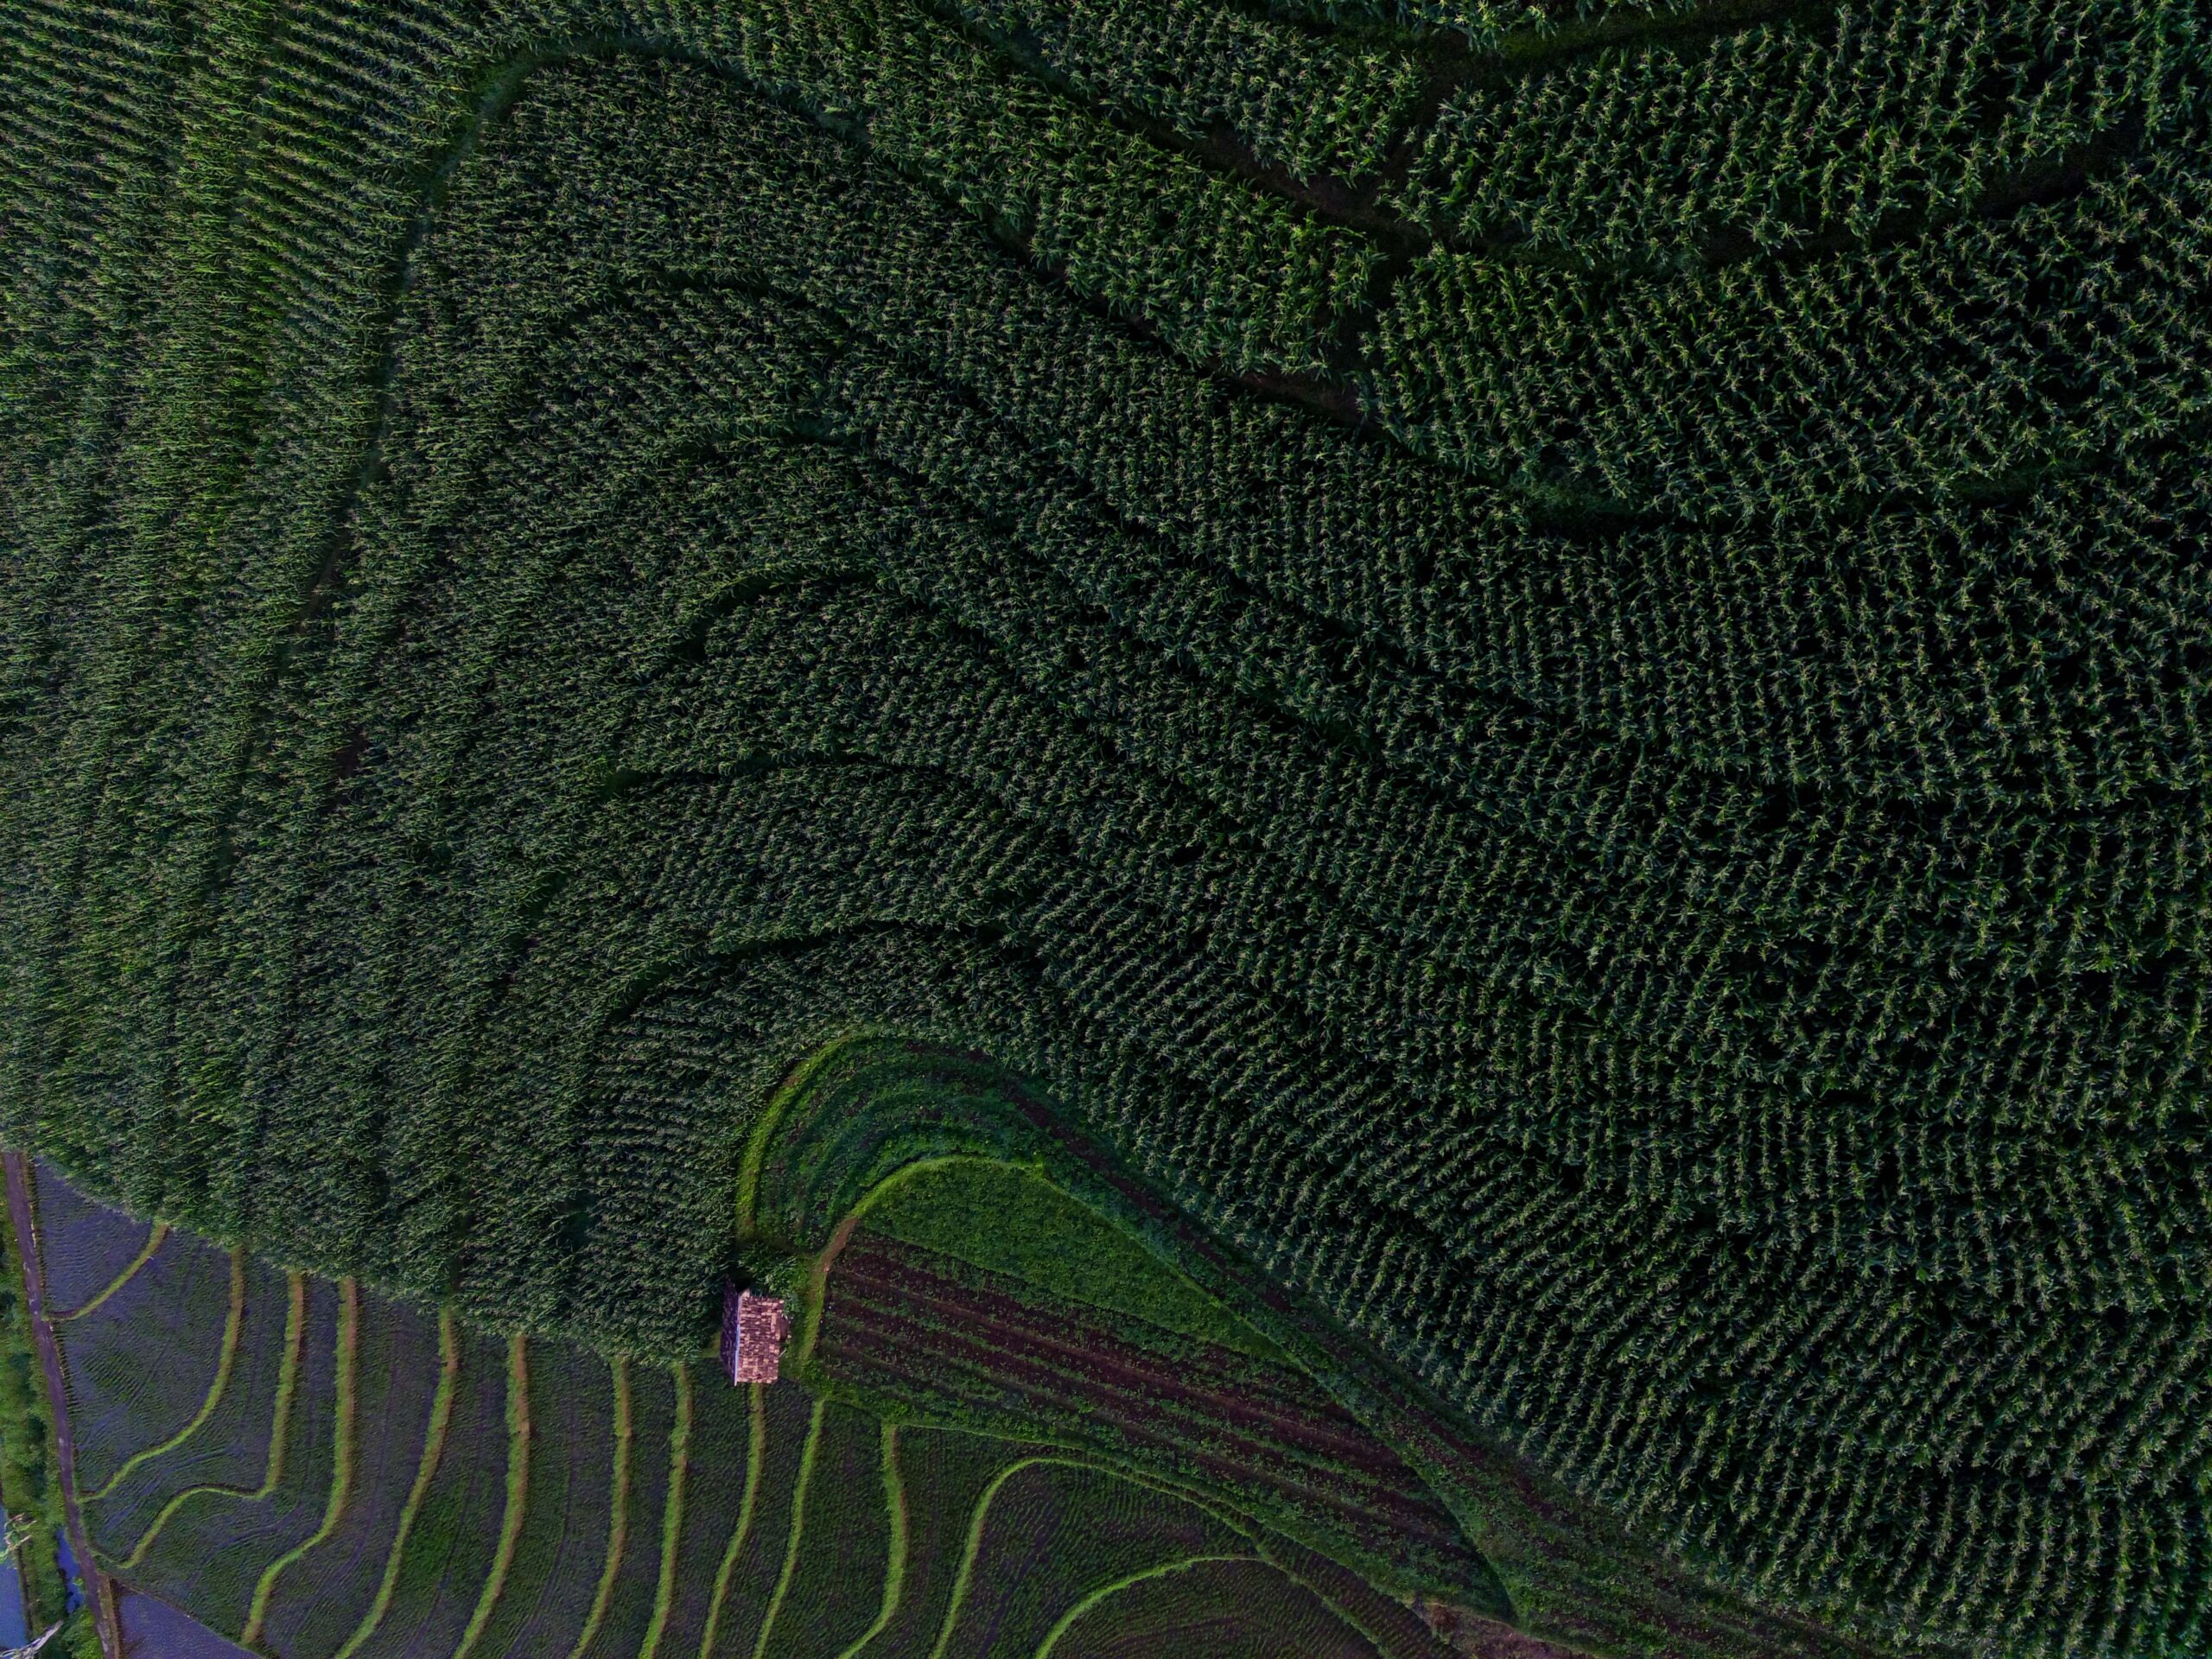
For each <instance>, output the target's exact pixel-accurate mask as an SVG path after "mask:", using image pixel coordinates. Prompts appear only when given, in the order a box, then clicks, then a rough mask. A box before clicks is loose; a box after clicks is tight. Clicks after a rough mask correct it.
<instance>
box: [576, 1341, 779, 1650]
mask: <svg viewBox="0 0 2212 1659" xmlns="http://www.w3.org/2000/svg"><path fill="white" fill-rule="evenodd" d="M766 1386H767V1385H766V1383H747V1385H746V1389H747V1393H748V1394H749V1395H751V1398H750V1399H749V1400H748V1401H747V1413H748V1414H749V1416H750V1418H751V1424H752V1427H751V1433H749V1434H748V1435H747V1438H746V1443H745V1497H743V1498H742V1499H741V1501H740V1503H739V1504H738V1510H737V1524H736V1525H735V1526H734V1527H733V1528H731V1529H730V1535H729V1542H728V1545H727V1546H726V1547H725V1548H723V1550H722V1559H721V1565H720V1566H719V1567H716V1568H715V1588H714V1593H713V1595H712V1597H711V1598H710V1599H709V1601H708V1603H707V1625H706V1629H705V1630H703V1631H702V1633H701V1635H700V1637H699V1659H709V1655H711V1654H712V1653H713V1652H714V1648H715V1634H716V1632H717V1631H718V1630H720V1628H721V1618H722V1603H723V1602H724V1600H726V1599H728V1595H729V1583H730V1578H731V1575H732V1574H733V1573H735V1572H736V1571H737V1561H738V1557H739V1556H740V1555H741V1554H743V1553H744V1549H745V1541H746V1540H747V1538H748V1537H750V1536H751V1535H752V1533H753V1510H754V1509H755V1508H756V1507H757V1506H758V1503H759V1501H760V1467H761V1464H762V1461H763V1459H766V1456H767V1452H768V1413H767V1404H766V1397H765V1396H764V1395H762V1393H761V1390H762V1389H764V1388H766ZM570 1659H575V1656H574V1655H571V1656H570Z"/></svg>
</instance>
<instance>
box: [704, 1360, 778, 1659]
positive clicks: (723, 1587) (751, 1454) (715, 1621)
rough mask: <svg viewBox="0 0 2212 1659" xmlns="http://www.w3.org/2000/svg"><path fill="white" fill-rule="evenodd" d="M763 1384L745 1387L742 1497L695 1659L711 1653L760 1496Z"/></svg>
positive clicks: (763, 1449)
mask: <svg viewBox="0 0 2212 1659" xmlns="http://www.w3.org/2000/svg"><path fill="white" fill-rule="evenodd" d="M765 1387H766V1384H765V1383H752V1384H750V1385H749V1386H748V1392H749V1393H750V1394H751V1395H752V1396H753V1399H752V1417H753V1422H752V1429H753V1432H752V1433H751V1434H750V1435H749V1436H747V1440H746V1446H745V1497H744V1498H743V1500H742V1501H741V1502H740V1503H739V1504H738V1506H737V1526H736V1527H735V1529H734V1530H732V1532H731V1533H730V1535H729V1545H728V1548H725V1549H724V1550H723V1551H722V1560H721V1566H720V1567H716V1568H715V1593H714V1597H713V1599H711V1600H709V1602H708V1604H707V1628H706V1630H705V1631H704V1633H703V1634H702V1635H701V1637H699V1659H709V1656H711V1655H712V1654H713V1652H714V1650H715V1633H716V1631H717V1630H719V1628H720V1627H721V1622H722V1603H723V1601H724V1600H725V1599H728V1595H729V1581H730V1576H731V1574H733V1573H735V1572H736V1571H737V1557H738V1553H739V1552H740V1551H741V1550H742V1549H743V1548H745V1541H746V1539H747V1537H748V1536H750V1535H751V1534H752V1531H753V1504H754V1502H755V1500H756V1499H758V1498H759V1497H760V1464H761V1460H762V1459H764V1458H766V1456H767V1455H768V1408H767V1404H766V1396H765V1395H763V1394H762V1393H761V1390H762V1389H764V1388H765Z"/></svg>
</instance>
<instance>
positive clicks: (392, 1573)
mask: <svg viewBox="0 0 2212 1659" xmlns="http://www.w3.org/2000/svg"><path fill="white" fill-rule="evenodd" d="M460 1376H461V1330H460V1325H459V1324H458V1322H457V1321H456V1320H455V1319H454V1316H453V1310H452V1309H450V1308H444V1309H441V1310H440V1311H439V1313H438V1391H437V1393H436V1394H435V1395H432V1396H431V1399H430V1421H429V1426H428V1427H426V1428H425V1429H424V1430H423V1455H422V1457H421V1459H419V1460H418V1461H417V1462H416V1465H415V1484H413V1485H412V1486H410V1488H408V1491H407V1504H406V1507H405V1508H404V1509H403V1510H400V1512H399V1525H398V1527H397V1529H396V1530H395V1531H394V1532H393V1534H392V1539H391V1553H390V1554H388V1555H386V1556H385V1563H384V1577H383V1578H382V1579H381V1580H378V1584H377V1593H376V1599H374V1600H373V1601H372V1602H371V1603H370V1604H369V1611H367V1612H365V1613H364V1614H362V1615H361V1622H360V1623H359V1624H357V1625H355V1626H354V1627H353V1635H351V1636H349V1637H346V1643H345V1645H344V1646H343V1647H341V1648H340V1649H338V1651H337V1652H336V1653H335V1654H334V1655H333V1656H332V1659H353V1654H354V1653H355V1652H356V1651H358V1650H359V1648H360V1646H361V1644H362V1643H365V1642H366V1641H367V1640H368V1639H369V1637H371V1636H372V1635H373V1634H374V1633H375V1631H376V1628H377V1626H378V1624H382V1623H383V1622H384V1616H385V1612H386V1611H389V1610H390V1608H391V1598H392V1592H394V1591H396V1590H397V1588H398V1587H399V1567H400V1561H401V1559H402V1558H403V1557H404V1555H405V1554H406V1551H407V1535H408V1534H409V1533H410V1532H411V1531H413V1530H414V1527H415V1517H416V1515H417V1514H418V1513H419V1512H420V1511H421V1510H422V1508H423V1494H424V1493H425V1492H427V1491H429V1490H430V1480H431V1478H432V1477H433V1476H435V1474H436V1473H437V1472H438V1461H439V1459H441V1458H442V1457H443V1456H444V1455H445V1447H446V1429H447V1427H448V1424H450V1423H451V1422H452V1421H453V1397H454V1385H455V1383H457V1382H458V1381H459V1380H460Z"/></svg>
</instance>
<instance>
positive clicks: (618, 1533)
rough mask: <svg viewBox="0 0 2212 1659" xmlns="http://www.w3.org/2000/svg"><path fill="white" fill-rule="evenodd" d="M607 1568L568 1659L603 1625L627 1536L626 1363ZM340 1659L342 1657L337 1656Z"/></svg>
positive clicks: (617, 1414)
mask: <svg viewBox="0 0 2212 1659" xmlns="http://www.w3.org/2000/svg"><path fill="white" fill-rule="evenodd" d="M608 1486H609V1491H608V1493H607V1510H608V1514H607V1564H606V1565H605V1566H604V1567H601V1568H600V1570H599V1589H598V1590H597V1592H594V1595H593V1596H592V1599H591V1613H590V1615H589V1617H588V1618H586V1619H585V1620H584V1628H583V1634H582V1635H581V1636H579V1637H576V1645H575V1647H573V1648H570V1649H569V1659H582V1654H583V1650H584V1649H586V1648H588V1647H589V1646H590V1645H591V1641H592V1637H595V1636H597V1635H598V1634H599V1627H600V1626H601V1624H605V1623H606V1622H607V1604H608V1603H610V1602H612V1601H613V1599H614V1575H615V1573H616V1572H617V1571H618V1570H619V1569H620V1567H621V1565H622V1548H623V1546H624V1545H625V1544H626V1543H627V1542H628V1541H629V1536H630V1362H629V1361H628V1360H626V1359H623V1358H620V1357H617V1358H616V1359H615V1361H614V1472H613V1477H612V1478H611V1479H610V1480H609V1482H608ZM339 1659H344V1656H342V1655H340V1656H339Z"/></svg>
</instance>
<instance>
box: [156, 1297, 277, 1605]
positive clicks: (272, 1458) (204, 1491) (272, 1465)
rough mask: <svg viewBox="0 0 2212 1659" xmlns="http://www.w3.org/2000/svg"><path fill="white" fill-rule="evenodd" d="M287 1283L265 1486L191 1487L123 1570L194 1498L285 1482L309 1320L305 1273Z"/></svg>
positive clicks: (263, 1488) (263, 1492) (267, 1488)
mask: <svg viewBox="0 0 2212 1659" xmlns="http://www.w3.org/2000/svg"><path fill="white" fill-rule="evenodd" d="M284 1279H285V1287H286V1290H287V1293H288V1300H287V1303H286V1306H285V1310H284V1361H283V1369H282V1370H280V1371H279V1372H278V1373H277V1404H276V1409H275V1411H274V1413H273V1414H272V1415H271V1417H270V1425H269V1461H268V1463H267V1465H265V1466H264V1470H263V1473H262V1477H261V1484H260V1485H258V1486H256V1487H253V1488H251V1489H248V1488H245V1487H238V1486H225V1485H219V1484H207V1485H202V1486H188V1487H187V1488H186V1489H185V1490H184V1491H181V1492H179V1493H178V1494H177V1495H176V1496H175V1497H172V1498H171V1499H169V1501H168V1503H164V1504H162V1507H161V1510H160V1511H159V1513H157V1514H156V1516H154V1519H153V1522H151V1524H149V1526H148V1527H147V1529H146V1530H145V1531H144V1532H143V1533H141V1534H140V1535H139V1537H138V1541H137V1543H135V1544H133V1545H132V1546H131V1547H130V1554H128V1555H126V1556H124V1559H123V1563H122V1564H123V1566H124V1567H125V1568H130V1567H137V1565H138V1564H139V1563H140V1562H142V1561H143V1560H145V1559H146V1555H147V1552H149V1550H151V1549H152V1548H153V1547H154V1541H155V1540H156V1539H157V1538H158V1537H160V1536H161V1535H162V1529H163V1528H165V1527H167V1526H168V1523H169V1522H170V1521H171V1520H173V1519H174V1518H175V1516H176V1513H177V1511H178V1510H181V1509H182V1508H183V1507H184V1506H185V1505H186V1504H187V1503H189V1502H191V1500H192V1499H194V1498H195V1497H203V1496H206V1497H240V1498H244V1499H245V1500H246V1502H248V1503H258V1502H259V1501H260V1500H262V1499H263V1498H265V1497H268V1496H269V1495H270V1493H271V1492H273V1491H276V1490H277V1483H278V1482H280V1481H282V1480H283V1478H284V1456H285V1452H284V1448H285V1444H286V1442H287V1441H288V1440H289V1439H290V1432H291V1422H292V1406H293V1402H294V1401H295V1400H296V1397H297V1395H298V1394H299V1383H300V1358H301V1352H302V1347H303V1345H304V1344H305V1342H306V1340H307V1322H308V1281H307V1275H306V1274H303V1273H300V1272H298V1271H296V1270H295V1271H292V1272H289V1273H287V1274H285V1275H284ZM233 1282H234V1283H235V1282H236V1281H233ZM219 1397H220V1396H219V1394H218V1393H217V1392H216V1391H215V1390H214V1389H210V1391H209V1399H208V1401H207V1402H206V1406H205V1409H206V1410H207V1411H213V1409H214V1405H215V1402H216V1401H217V1400H219ZM199 1421H201V1422H205V1421H207V1418H206V1416H205V1415H204V1414H203V1415H202V1416H201V1417H200V1420H199Z"/></svg>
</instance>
